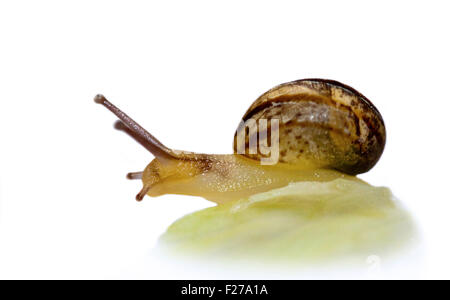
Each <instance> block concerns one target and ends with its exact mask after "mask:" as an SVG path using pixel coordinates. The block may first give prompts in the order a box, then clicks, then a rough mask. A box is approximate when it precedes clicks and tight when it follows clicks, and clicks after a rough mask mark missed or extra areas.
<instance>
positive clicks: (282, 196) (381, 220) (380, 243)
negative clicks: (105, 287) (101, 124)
mask: <svg viewBox="0 0 450 300" xmlns="http://www.w3.org/2000/svg"><path fill="white" fill-rule="evenodd" d="M414 231H415V230H414V226H413V222H412V220H411V218H410V216H409V214H408V213H407V212H406V211H405V210H403V209H402V208H401V206H400V205H399V204H398V203H397V202H396V201H395V200H394V199H393V196H392V194H391V192H390V190H389V189H388V188H385V187H374V186H371V185H369V184H367V183H365V182H362V181H360V180H358V179H356V178H355V179H336V180H333V181H329V182H311V181H310V182H297V183H291V184H290V185H289V186H286V187H284V188H279V189H275V190H271V191H269V192H265V193H260V194H256V195H253V196H251V197H249V198H247V199H242V200H239V201H235V202H232V203H226V204H221V205H218V206H215V207H211V208H207V209H204V210H201V211H198V212H195V213H192V214H190V215H187V216H185V217H183V218H181V219H179V220H177V221H176V222H175V223H173V224H172V225H171V226H170V227H169V228H168V230H167V232H166V233H165V234H164V235H163V236H162V237H161V238H160V243H161V245H162V246H164V248H165V249H169V250H172V251H175V252H176V253H184V254H186V253H187V254H195V255H200V256H201V257H215V256H217V257H221V258H227V257H228V258H238V257H240V258H245V259H260V258H273V259H277V260H286V261H288V262H292V261H299V262H303V261H307V262H313V261H324V260H327V259H336V258H343V257H352V256H353V257H358V256H359V257H362V258H364V257H368V256H370V255H373V254H377V255H382V254H383V255H385V253H387V252H390V251H391V250H393V249H398V248H399V247H400V246H402V245H405V244H406V242H407V241H409V240H410V239H411V238H412V237H413V236H414Z"/></svg>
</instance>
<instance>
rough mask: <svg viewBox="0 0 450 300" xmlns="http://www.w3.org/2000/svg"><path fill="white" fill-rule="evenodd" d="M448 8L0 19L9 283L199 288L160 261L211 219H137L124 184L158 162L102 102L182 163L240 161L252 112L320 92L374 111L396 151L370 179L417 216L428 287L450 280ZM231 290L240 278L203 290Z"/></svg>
mask: <svg viewBox="0 0 450 300" xmlns="http://www.w3.org/2000/svg"><path fill="white" fill-rule="evenodd" d="M449 8H450V7H449V6H448V4H447V3H446V2H445V1H376V2H375V1H372V2H370V3H369V2H363V1H223V2H218V1H159V2H156V1H155V2H150V1H64V2H63V1H2V2H0V101H1V102H0V103H1V111H0V112H1V115H0V145H1V146H0V278H194V277H195V276H199V275H193V274H191V273H190V272H189V271H186V269H185V268H184V266H183V265H180V264H177V263H174V264H173V265H172V266H171V267H167V266H166V265H164V264H163V263H162V262H161V261H160V260H159V259H158V258H157V257H155V256H154V254H153V252H152V249H153V247H154V246H155V245H156V242H157V238H158V237H159V236H160V235H161V234H162V233H163V232H164V231H165V229H166V228H167V227H168V226H169V225H170V224H171V223H172V222H173V221H175V220H176V219H177V218H180V217H182V216H183V215H185V214H187V213H189V212H193V211H195V210H198V209H201V208H204V207H208V206H212V205H213V204H212V203H210V202H207V201H206V200H203V199H199V198H192V197H183V196H172V195H170V196H164V197H161V198H153V199H152V198H148V197H146V198H145V201H143V202H142V203H137V202H135V201H134V196H135V194H136V193H137V192H138V190H139V189H140V187H141V183H140V182H138V181H126V180H125V174H126V173H127V172H129V171H139V170H142V169H143V168H144V167H145V165H146V164H147V163H148V162H149V161H150V160H151V159H152V157H151V155H150V154H149V153H147V151H146V150H145V149H143V148H141V147H140V146H139V145H137V144H136V143H135V142H134V141H133V140H131V139H130V138H129V137H127V136H126V135H124V134H123V133H121V132H117V131H115V130H113V128H112V124H113V122H114V120H115V117H114V116H113V115H112V114H110V113H109V112H107V111H106V110H105V109H104V108H102V107H100V106H98V105H95V104H94V103H93V101H92V98H93V96H94V95H95V94H97V93H103V94H105V95H106V96H107V97H108V98H109V99H110V100H111V101H112V102H114V103H115V104H116V105H118V106H119V107H121V108H123V109H124V110H125V111H126V112H127V113H128V114H129V115H131V116H132V117H134V118H135V119H136V120H137V121H139V122H140V123H141V124H142V125H143V126H144V127H146V128H147V129H148V130H149V131H150V132H152V133H153V134H154V135H155V136H157V137H158V138H159V139H160V140H161V141H162V142H163V143H165V144H166V145H167V146H169V147H174V148H177V149H184V150H190V151H198V152H204V153H230V152H231V143H232V136H233V133H234V130H235V128H236V126H237V124H238V121H239V120H240V118H241V116H242V114H243V113H244V112H245V110H246V109H247V107H248V106H249V105H250V103H251V102H252V101H253V100H254V99H256V97H258V96H259V95H260V94H261V93H263V92H264V91H266V90H267V89H269V88H271V87H272V86H274V85H277V84H279V83H283V82H286V81H291V80H295V79H301V78H308V77H321V78H329V79H335V80H339V81H341V82H344V83H346V84H349V85H351V86H353V87H355V88H356V89H358V90H359V91H361V92H362V93H363V94H365V95H366V96H367V97H368V98H369V99H371V100H372V101H373V102H374V103H375V105H376V106H377V107H378V108H379V110H380V111H381V113H382V115H383V117H384V120H385V123H386V126H387V131H388V141H387V145H386V149H385V152H384V154H383V156H382V158H381V160H380V162H379V163H378V165H377V166H376V167H375V168H374V169H373V170H371V171H370V172H369V173H367V174H364V175H363V176H361V177H362V178H363V179H365V180H367V181H368V182H370V183H371V184H374V185H384V186H388V187H390V188H391V189H392V190H393V192H394V194H395V195H396V196H397V197H398V198H399V199H400V200H401V202H402V203H403V204H404V205H405V206H406V207H407V209H408V210H409V211H410V212H411V214H412V215H413V216H414V218H415V221H416V224H417V225H418V227H419V229H420V232H421V236H422V241H423V242H422V243H423V245H422V246H423V249H424V256H423V265H422V266H421V267H420V268H419V267H418V268H417V269H416V270H414V272H413V273H414V274H415V276H416V277H418V278H447V279H448V278H450V270H449V268H450V258H449V253H450V241H449V233H448V230H449V228H450V217H449V214H450V201H449V200H450V199H449V192H448V186H449V181H448V171H449V169H448V167H449V159H448V154H449V150H448V147H447V146H448V144H449V143H448V127H449V125H448V122H449V109H450V99H449V92H448V91H449V75H450V72H449V69H450V59H449V54H450V40H449V38H448V32H449V29H450V19H449V17H448V12H449ZM406 265H407V264H406ZM411 266H414V264H413V262H411ZM412 268H413V267H412ZM405 275H406V273H405ZM224 276H225V277H226V276H230V277H232V278H243V277H245V275H243V273H239V272H237V273H235V274H233V272H231V273H228V275H224V274H223V273H221V271H220V270H218V269H211V270H209V273H208V278H222V277H224ZM270 276H272V277H273V274H264V273H260V274H259V277H260V278H265V277H270ZM325 276H327V274H325ZM200 277H201V276H200ZM398 277H402V275H398ZM292 278H295V276H293V277H292Z"/></svg>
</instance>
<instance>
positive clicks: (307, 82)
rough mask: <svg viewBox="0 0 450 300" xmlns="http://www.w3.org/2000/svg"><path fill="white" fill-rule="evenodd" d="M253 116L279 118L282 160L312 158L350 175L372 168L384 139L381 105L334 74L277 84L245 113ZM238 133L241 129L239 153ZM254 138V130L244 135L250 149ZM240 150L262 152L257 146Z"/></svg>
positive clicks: (295, 161) (308, 160) (309, 160)
mask: <svg viewBox="0 0 450 300" xmlns="http://www.w3.org/2000/svg"><path fill="white" fill-rule="evenodd" d="M249 119H254V120H257V121H258V120H261V119H266V120H271V119H278V120H279V162H281V163H288V164H305V163H313V164H314V165H316V166H318V167H322V168H331V169H336V170H338V171H341V172H344V173H347V174H352V175H356V174H360V173H364V172H367V171H368V170H370V169H371V168H372V167H373V166H374V165H375V164H376V163H377V161H378V159H379V158H380V156H381V154H382V153H383V149H384V145H385V142H386V130H385V126H384V122H383V119H382V117H381V114H380V113H379V111H378V110H377V108H376V107H375V106H374V105H373V104H372V103H371V102H370V101H369V100H368V99H367V98H366V97H364V96H363V95H362V94H361V93H359V92H358V91H356V90H355V89H353V88H351V87H349V86H347V85H344V84H342V83H340V82H337V81H332V80H324V79H303V80H297V81H292V82H288V83H284V84H281V85H278V86H276V87H274V88H272V89H271V90H269V91H267V92H266V93H264V94H263V95H261V96H260V97H259V98H258V99H256V101H255V102H253V104H252V105H251V106H250V108H249V109H248V110H247V112H246V113H245V115H244V116H243V118H242V120H243V121H244V122H246V121H247V120H249ZM269 124H270V123H269ZM269 127H270V126H269ZM269 129H270V128H269ZM268 132H269V134H270V130H269V131H268ZM255 134H256V133H255ZM259 136H260V138H261V136H262V135H261V134H260V135H259ZM236 137H237V131H236V134H235V138H234V151H235V153H236V149H237V138H236ZM250 138H251V134H250V135H246V138H245V141H246V145H245V146H246V149H248V143H249V140H250ZM242 155H245V156H246V157H249V158H252V159H256V160H260V159H261V158H262V154H261V153H259V152H258V153H257V154H249V153H248V151H246V153H245V154H242Z"/></svg>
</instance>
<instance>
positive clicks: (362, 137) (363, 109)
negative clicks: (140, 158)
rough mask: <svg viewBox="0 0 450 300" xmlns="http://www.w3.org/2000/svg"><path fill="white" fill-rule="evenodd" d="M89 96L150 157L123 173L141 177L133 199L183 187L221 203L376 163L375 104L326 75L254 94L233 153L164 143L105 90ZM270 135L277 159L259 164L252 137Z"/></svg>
mask: <svg viewBox="0 0 450 300" xmlns="http://www.w3.org/2000/svg"><path fill="white" fill-rule="evenodd" d="M94 100H95V102H97V103H100V104H102V105H104V106H105V107H106V108H108V109H109V110H110V111H111V112H113V113H114V114H115V115H116V116H117V117H118V118H119V119H120V121H117V122H116V124H115V126H116V128H117V129H120V130H123V131H125V132H126V133H128V134H129V135H130V136H131V137H133V138H134V139H135V140H136V141H138V142H139V143H140V144H141V145H142V146H144V147H145V148H146V149H147V150H148V151H150V152H151V153H152V154H153V155H154V156H155V159H153V160H152V161H151V162H150V164H149V165H148V166H147V167H146V168H145V170H144V171H142V172H135V173H129V174H128V175H127V177H128V178H129V179H142V182H143V188H142V190H141V191H140V192H139V194H138V195H137V196H136V199H137V200H138V201H141V200H142V199H143V198H144V196H145V195H149V196H152V197H156V196H160V195H163V194H183V195H192V196H201V197H203V198H205V199H208V200H210V201H213V202H217V203H223V202H226V201H231V200H235V199H240V198H244V197H248V196H250V195H252V194H255V193H261V192H265V191H268V190H271V189H274V188H279V187H283V186H286V185H288V184H289V183H291V182H296V181H330V180H334V179H337V178H342V177H352V178H354V177H353V176H354V175H357V174H361V173H364V172H367V171H369V170H370V169H371V168H372V167H373V166H374V165H375V164H376V163H377V161H378V159H379V158H380V156H381V154H382V152H383V149H384V145H385V141H386V131H385V126H384V122H383V119H382V117H381V114H380V113H379V112H378V110H377V109H376V107H375V106H374V105H373V104H372V103H371V102H370V101H369V100H368V99H367V98H366V97H364V96H363V95H362V94H361V93H359V92H358V91H356V90H355V89H353V88H351V87H349V86H347V85H344V84H342V83H340V82H337V81H333V80H325V79H302V80H297V81H292V82H288V83H284V84H281V85H278V86H276V87H274V88H272V89H271V90H269V91H267V92H266V93H264V94H263V95H261V96H260V97H259V98H258V99H256V101H255V102H253V104H252V105H251V106H250V108H249V109H248V110H247V112H246V113H245V114H244V116H243V118H242V122H241V124H240V126H239V127H238V130H237V131H236V133H235V136H234V154H221V155H216V154H211V155H210V154H198V153H191V152H186V151H177V150H172V149H169V148H167V147H166V146H164V145H163V144H162V143H161V142H159V141H158V140H157V139H156V138H155V137H154V136H153V135H151V134H150V133H149V132H148V131H146V130H145V129H144V128H142V127H141V126H140V125H139V124H138V123H136V122H135V121H134V120H132V119H131V118H130V117H129V116H127V115H126V114H125V113H124V112H122V111H121V110H120V109H118V108H117V107H116V106H114V105H113V104H112V103H111V102H109V101H108V100H106V98H105V97H104V96H102V95H97V96H96V97H95V99H94ZM249 120H255V122H253V123H251V122H249ZM261 120H266V122H260V123H261V124H263V125H264V126H265V127H264V126H262V127H261V126H258V123H259V121H261ZM273 120H277V122H272V121H273ZM248 124H250V125H249V126H247V125H248ZM261 124H259V125H261ZM272 124H276V126H275V127H276V129H277V130H276V132H275V133H274V131H273V130H270V129H273V128H271V126H272ZM251 125H253V127H252V126H251ZM255 126H256V127H255ZM262 129H267V130H262ZM242 133H243V135H241V134H242ZM275 134H276V135H277V145H278V149H277V151H278V152H277V155H276V158H277V160H276V163H272V164H267V163H262V162H263V160H264V159H267V153H261V152H263V151H254V149H252V146H254V144H253V143H254V141H256V140H258V141H261V140H262V139H264V138H265V139H268V140H270V141H271V143H273V141H274V140H273V139H271V138H272V137H273V136H275ZM242 136H244V139H243V140H242V138H241V137H242ZM239 142H240V143H242V142H244V144H243V145H241V144H239ZM266 143H267V141H266ZM267 144H269V143H267ZM260 145H261V144H260ZM272 146H273V145H272ZM260 150H261V149H260Z"/></svg>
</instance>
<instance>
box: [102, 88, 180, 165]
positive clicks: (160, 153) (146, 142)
mask: <svg viewBox="0 0 450 300" xmlns="http://www.w3.org/2000/svg"><path fill="white" fill-rule="evenodd" d="M94 101H95V102H96V103H99V104H102V105H103V106H104V107H106V108H107V109H108V110H110V111H111V112H112V113H113V114H115V115H116V116H117V117H118V118H119V119H120V120H121V121H122V122H121V124H124V125H125V126H126V128H120V126H121V124H117V123H116V128H118V129H124V131H125V132H127V133H128V134H129V135H131V136H132V137H133V138H135V139H136V140H137V141H138V142H139V143H141V144H142V145H143V146H144V147H145V148H146V149H147V150H148V151H150V152H151V153H152V154H153V155H154V156H156V157H159V158H167V159H171V158H175V157H176V156H175V154H174V153H173V152H172V150H170V149H169V148H167V147H166V146H164V145H163V144H162V143H161V142H160V141H158V140H157V139H156V138H155V137H154V136H153V135H151V134H150V133H149V132H148V131H147V130H145V129H144V128H143V127H142V126H141V125H139V124H138V123H137V122H136V121H134V120H133V119H132V118H130V117H129V116H128V115H127V114H125V113H124V112H123V111H121V110H120V109H119V108H117V107H116V106H115V105H114V104H112V103H111V102H109V101H108V100H107V99H106V98H105V97H104V96H103V95H97V96H95V98H94Z"/></svg>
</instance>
